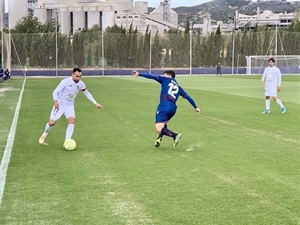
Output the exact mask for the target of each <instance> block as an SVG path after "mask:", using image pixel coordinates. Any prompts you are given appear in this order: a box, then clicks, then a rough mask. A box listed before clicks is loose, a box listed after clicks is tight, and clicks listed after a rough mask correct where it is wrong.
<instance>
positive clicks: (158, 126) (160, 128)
mask: <svg viewBox="0 0 300 225" xmlns="http://www.w3.org/2000/svg"><path fill="white" fill-rule="evenodd" d="M162 129H163V126H161V125H156V126H155V130H156V132H157V133H161V130H162Z"/></svg>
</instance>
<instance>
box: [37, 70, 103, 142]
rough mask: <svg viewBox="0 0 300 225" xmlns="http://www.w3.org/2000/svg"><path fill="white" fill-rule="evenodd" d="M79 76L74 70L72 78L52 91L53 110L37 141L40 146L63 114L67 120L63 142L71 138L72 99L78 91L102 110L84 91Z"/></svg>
mask: <svg viewBox="0 0 300 225" xmlns="http://www.w3.org/2000/svg"><path fill="white" fill-rule="evenodd" d="M81 76H82V70H81V69H80V68H74V69H73V72H72V76H71V77H68V78H65V79H63V80H62V81H61V82H60V84H59V85H58V86H57V87H56V88H55V90H54V91H53V93H52V97H53V101H54V103H53V108H52V111H51V114H50V120H49V122H48V123H47V124H46V127H45V130H44V132H43V134H42V136H41V137H40V139H39V143H40V144H43V143H44V141H45V139H46V137H47V135H48V133H49V131H50V130H51V128H52V127H53V126H54V125H55V123H56V121H57V120H58V119H59V118H60V117H61V116H62V115H63V114H64V115H65V117H66V119H67V120H68V127H67V130H66V136H65V141H66V140H68V139H71V138H72V135H73V131H74V122H75V110H74V99H75V98H76V96H77V94H78V93H79V92H80V91H82V92H83V93H84V94H85V96H86V97H87V98H88V99H89V100H90V101H91V102H92V103H94V104H95V106H96V107H97V108H98V109H103V107H102V105H100V104H99V103H98V102H96V100H95V99H94V98H93V96H92V95H91V94H90V92H89V91H88V90H87V89H86V86H85V84H84V83H83V82H82V81H81V80H80V79H81Z"/></svg>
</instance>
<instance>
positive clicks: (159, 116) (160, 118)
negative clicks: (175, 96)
mask: <svg viewBox="0 0 300 225" xmlns="http://www.w3.org/2000/svg"><path fill="white" fill-rule="evenodd" d="M176 110H177V106H176V105H175V104H173V103H171V102H170V103H169V102H164V103H160V104H159V105H158V106H157V110H156V116H155V122H156V123H166V122H168V121H169V120H170V119H171V118H172V117H173V116H174V115H175V113H176Z"/></svg>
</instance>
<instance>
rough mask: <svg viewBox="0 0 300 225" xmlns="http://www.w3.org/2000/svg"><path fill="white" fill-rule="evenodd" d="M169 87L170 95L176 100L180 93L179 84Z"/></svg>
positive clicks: (172, 84) (170, 84) (171, 84)
mask: <svg viewBox="0 0 300 225" xmlns="http://www.w3.org/2000/svg"><path fill="white" fill-rule="evenodd" d="M168 86H169V90H168V94H169V95H171V96H172V97H173V98H174V99H176V94H177V93H178V91H179V88H178V86H177V84H174V83H169V84H168Z"/></svg>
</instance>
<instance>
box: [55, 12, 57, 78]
mask: <svg viewBox="0 0 300 225" xmlns="http://www.w3.org/2000/svg"><path fill="white" fill-rule="evenodd" d="M57 14H58V11H57V8H56V13H55V68H56V70H55V76H56V77H57V75H58V48H57V47H58V46H57V28H58V25H57V23H58V18H57V17H58V15H57Z"/></svg>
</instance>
